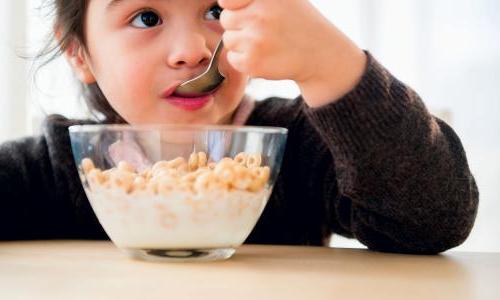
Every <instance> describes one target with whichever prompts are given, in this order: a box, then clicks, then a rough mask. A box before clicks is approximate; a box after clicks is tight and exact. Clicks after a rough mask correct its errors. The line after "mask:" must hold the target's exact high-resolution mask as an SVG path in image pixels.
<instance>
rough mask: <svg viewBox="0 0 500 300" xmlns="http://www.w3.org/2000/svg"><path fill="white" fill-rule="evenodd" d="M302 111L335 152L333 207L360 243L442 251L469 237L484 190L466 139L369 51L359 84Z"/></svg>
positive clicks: (328, 181) (410, 250) (378, 247)
mask: <svg viewBox="0 0 500 300" xmlns="http://www.w3.org/2000/svg"><path fill="white" fill-rule="evenodd" d="M303 109H304V111H305V112H306V115H307V117H308V119H309V120H310V122H311V123H312V124H313V126H314V127H315V128H316V130H317V131H318V133H319V134H320V136H322V139H323V140H324V142H325V143H326V144H327V146H328V148H329V150H330V152H331V153H332V156H333V158H334V163H335V173H336V180H337V184H338V190H339V191H338V192H339V194H340V196H339V197H337V198H336V199H329V201H334V205H333V208H332V209H331V210H332V211H330V212H329V213H330V214H336V215H337V217H336V218H335V219H337V220H340V221H341V222H342V224H341V225H342V227H343V228H344V229H347V230H348V231H349V232H351V234H352V235H354V236H355V237H356V238H357V239H358V240H359V241H361V242H362V243H363V244H365V245H367V246H368V247H369V248H371V249H374V250H380V251H391V252H403V253H438V252H441V251H445V250H447V249H449V248H452V247H455V246H457V245H459V244H461V243H462V242H463V241H464V240H465V239H466V237H467V236H468V234H469V232H470V230H471V228H472V226H473V223H474V219H475V216H476V212H477V205H478V191H477V187H476V184H475V181H474V178H473V176H472V175H471V173H470V171H469V168H468V165H467V160H466V157H465V153H464V150H463V148H462V145H461V143H460V140H459V139H458V137H457V136H456V134H455V133H454V132H453V130H452V129H451V128H450V127H449V126H448V125H447V124H445V123H444V122H443V121H440V120H438V119H436V118H434V117H432V116H431V115H430V114H429V112H428V111H427V109H426V108H425V106H424V104H423V102H422V101H421V100H420V98H419V96H418V95H417V94H416V93H415V92H413V91H412V90H411V89H410V88H408V87H407V86H405V85H404V84H403V83H401V82H399V81H398V80H397V79H395V78H394V77H392V75H391V74H389V73H388V72H387V71H386V70H385V69H384V68H383V67H382V66H381V65H379V64H378V63H377V62H376V61H375V60H374V59H373V58H372V57H371V56H370V55H368V65H367V70H366V72H365V74H364V76H363V78H362V79H361V82H360V83H359V85H358V86H357V87H356V88H355V89H354V90H352V91H351V92H350V93H348V94H347V95H346V96H345V97H343V98H341V99H340V100H338V101H335V102H332V103H330V104H327V105H324V106H322V107H319V108H310V107H308V106H306V105H305V104H304V106H303ZM332 180H333V179H332V178H329V179H328V178H327V179H325V184H331V181H332Z"/></svg>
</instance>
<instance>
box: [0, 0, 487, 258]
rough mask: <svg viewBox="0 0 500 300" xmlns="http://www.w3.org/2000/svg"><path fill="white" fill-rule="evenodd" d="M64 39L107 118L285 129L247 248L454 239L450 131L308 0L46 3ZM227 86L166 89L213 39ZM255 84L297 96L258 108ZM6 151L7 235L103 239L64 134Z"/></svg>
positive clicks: (452, 242) (0, 224) (468, 218)
mask: <svg viewBox="0 0 500 300" xmlns="http://www.w3.org/2000/svg"><path fill="white" fill-rule="evenodd" d="M53 4H54V7H55V15H56V23H55V26H54V28H55V37H56V40H57V46H58V49H59V50H60V52H61V53H64V54H65V55H66V57H67V59H68V61H69V62H70V64H71V66H72V67H73V69H74V71H75V74H76V76H77V77H78V79H79V80H80V81H81V82H82V84H83V90H84V95H85V98H86V100H87V102H88V105H89V108H90V109H91V110H92V111H93V112H95V113H96V114H97V115H98V116H100V120H101V122H103V123H129V124H146V123H148V124H149V123H155V124H164V123H177V124H179V123H189V124H193V123H197V124H238V125H242V124H246V125H259V126H261V125H268V126H280V127H286V128H288V129H289V137H288V145H287V149H286V152H285V157H284V161H283V166H282V169H281V174H280V176H279V178H278V180H277V182H276V185H275V188H274V191H273V194H272V196H271V199H270V200H269V203H268V205H267V207H266V209H265V211H264V213H263V215H262V217H261V219H260V220H259V222H258V224H257V226H256V227H255V229H254V230H253V232H252V234H251V235H250V237H249V238H248V240H247V242H248V243H264V244H295V245H325V243H326V242H327V239H328V237H329V236H330V235H331V234H332V233H337V234H341V235H344V236H347V237H353V238H356V239H358V240H359V241H360V242H362V243H363V244H365V245H366V246H368V248H370V249H373V250H378V251H390V252H400V253H438V252H441V251H445V250H447V249H449V248H452V247H455V246H457V245H459V244H461V243H462V242H463V241H464V240H465V239H466V237H467V236H468V234H469V232H470V230H471V228H472V226H473V223H474V219H475V216H476V211H477V205H478V191H477V187H476V184H475V182H474V178H473V177H472V175H471V173H470V171H469V168H468V165H467V161H466V157H465V153H464V150H463V149H462V146H461V144H460V141H459V139H458V137H457V136H456V135H455V133H454V132H453V130H452V129H451V128H450V127H449V126H448V125H446V124H445V123H444V122H443V121H441V120H439V119H437V118H435V117H433V116H431V115H430V114H429V112H428V111H427V109H426V107H425V105H424V103H423V102H422V101H421V100H420V98H419V96H418V95H417V94H416V93H415V92H414V91H412V90H411V89H410V88H409V87H407V86H406V85H404V84H403V83H401V82H400V81H398V80H397V79H396V78H394V77H393V76H392V75H391V74H390V73H389V72H388V71H387V70H386V69H385V68H384V67H383V66H381V65H380V64H379V63H378V62H377V61H376V60H375V59H374V58H373V57H372V56H371V55H370V54H369V53H368V52H364V51H362V50H361V49H359V48H358V47H357V46H356V45H355V44H354V43H353V42H352V41H350V40H349V39H348V38H347V37H346V36H345V35H344V34H342V33H341V32H340V31H339V30H338V29H337V28H336V27H335V26H334V25H333V24H331V23H330V22H329V21H327V19H326V18H324V17H323V16H322V15H321V14H320V12H318V11H317V10H316V9H315V8H314V7H313V6H312V5H311V4H310V3H309V2H308V1H307V0H286V1H284V0H219V1H218V2H216V1H214V0H169V1H166V0H55V1H53ZM221 38H222V39H223V40H224V43H225V51H224V52H223V54H222V61H221V63H220V69H221V71H222V72H223V73H224V74H225V75H226V77H227V78H226V80H225V81H224V83H223V85H222V86H221V87H220V89H218V90H217V91H216V92H214V93H212V94H211V95H209V96H207V97H203V98H200V99H196V100H193V99H187V98H180V97H174V96H173V95H172V91H173V90H174V89H175V87H177V86H178V85H179V84H180V83H181V82H183V81H185V80H187V79H190V78H192V77H194V76H196V75H198V74H200V73H201V72H203V71H204V70H205V69H206V67H207V63H208V61H209V59H210V57H211V55H212V52H213V50H214V48H215V46H216V44H217V43H218V41H219V40H220V39H221ZM250 77H261V78H266V79H276V80H279V79H290V80H293V81H295V82H296V83H297V85H298V86H299V87H300V90H301V94H302V95H301V96H300V97H298V98H297V99H295V100H293V101H291V100H285V99H278V98H271V99H266V100H264V101H260V102H253V101H251V100H250V99H248V98H247V97H244V90H245V85H246V83H247V81H248V79H249V78H250ZM90 122H91V121H84V120H68V119H65V118H63V117H61V116H50V117H48V118H47V120H46V122H45V125H44V131H43V135H42V136H39V137H31V138H26V139H23V140H19V141H14V142H9V143H6V144H4V145H2V146H1V147H0V182H1V184H2V187H3V188H2V191H1V192H0V193H1V194H0V195H1V197H0V198H1V199H2V209H1V210H0V228H1V229H0V238H1V239H47V238H72V239H76V238H78V239H86V238H91V239H94V238H98V239H101V238H102V239H104V238H106V235H105V233H104V231H103V230H102V228H101V226H100V225H99V223H98V222H97V219H96V217H95V215H94V213H93V211H92V209H91V207H90V205H89V203H88V201H87V199H86V197H85V194H84V192H83V189H82V186H81V184H80V181H79V178H78V174H77V169H76V167H75V165H74V162H73V159H72V155H71V149H70V143H69V137H68V131H67V127H68V126H70V125H75V124H83V123H90Z"/></svg>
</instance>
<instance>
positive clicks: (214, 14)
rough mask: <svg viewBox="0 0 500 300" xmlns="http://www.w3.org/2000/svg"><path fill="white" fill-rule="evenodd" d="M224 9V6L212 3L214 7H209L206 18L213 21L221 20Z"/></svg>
mask: <svg viewBox="0 0 500 300" xmlns="http://www.w3.org/2000/svg"><path fill="white" fill-rule="evenodd" d="M222 10H223V9H222V7H220V6H219V5H218V4H217V3H215V4H214V5H212V7H210V8H209V9H208V11H207V12H206V14H205V18H206V19H207V20H211V21H212V20H219V18H220V14H221V12H222Z"/></svg>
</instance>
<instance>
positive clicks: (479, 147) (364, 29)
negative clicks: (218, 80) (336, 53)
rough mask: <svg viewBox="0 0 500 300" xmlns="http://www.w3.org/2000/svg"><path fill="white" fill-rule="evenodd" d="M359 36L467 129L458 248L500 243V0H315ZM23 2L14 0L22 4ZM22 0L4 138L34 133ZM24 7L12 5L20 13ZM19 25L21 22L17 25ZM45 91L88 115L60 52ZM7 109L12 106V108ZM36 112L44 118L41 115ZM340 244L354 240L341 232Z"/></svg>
mask: <svg viewBox="0 0 500 300" xmlns="http://www.w3.org/2000/svg"><path fill="white" fill-rule="evenodd" d="M38 1H39V0H31V1H29V4H30V7H31V9H30V10H29V15H30V16H31V17H30V18H29V28H30V31H29V33H30V34H29V41H30V45H36V44H37V43H36V41H37V40H39V35H40V33H41V32H43V30H44V29H47V28H48V26H47V24H48V23H45V24H44V23H40V20H39V19H37V18H34V17H32V16H33V15H34V14H36V12H35V11H33V10H32V7H33V6H35V5H36V4H37V2H38ZM312 2H313V3H314V4H315V5H317V6H318V7H319V8H320V9H321V10H322V11H323V12H324V13H325V14H326V15H327V16H328V17H329V18H330V19H331V20H332V21H333V22H334V23H336V24H337V25H338V27H340V28H341V29H342V30H343V31H345V32H346V33H347V34H348V35H349V36H351V38H353V39H354V40H355V41H356V42H357V43H358V44H359V45H361V46H362V47H364V48H367V49H369V50H370V51H371V52H372V53H373V54H374V55H375V56H376V57H377V58H378V59H379V60H380V61H381V62H382V63H383V64H384V65H385V66H386V67H387V68H388V69H389V70H391V71H392V72H393V74H395V75H396V76H397V77H399V78H400V79H401V80H403V81H404V82H406V83H408V84H410V85H411V86H412V87H414V88H415V89H416V90H417V91H418V92H419V93H420V94H421V95H422V97H423V98H424V100H425V102H426V103H427V105H428V106H429V108H430V109H431V111H433V112H434V113H436V114H439V115H440V116H444V117H446V118H447V119H448V120H449V121H450V123H451V124H452V126H453V127H454V128H455V130H456V131H457V132H458V134H459V135H460V137H461V139H462V141H463V143H464V146H465V148H466V151H467V152H468V158H469V162H470V167H471V169H472V171H473V173H474V175H475V177H476V179H477V182H478V185H479V188H480V192H481V204H480V211H479V215H478V219H477V222H476V226H475V228H474V230H473V233H472V235H471V237H470V238H469V239H468V240H467V242H466V243H465V244H464V245H463V246H461V247H459V248H458V249H459V250H471V251H500V221H499V220H498V217H499V216H500V202H499V200H500V199H499V197H500V190H499V189H498V186H500V160H499V159H498V158H497V157H499V156H500V139H499V137H500V121H497V118H498V116H499V115H500V101H499V100H500V84H499V83H500V82H499V78H500V38H499V34H498V31H497V28H500V2H498V1H496V0H475V1H472V0H455V1H451V0H438V1H431V0H397V1H394V0H348V1H346V0H312ZM13 3H15V4H13ZM22 7H23V5H22V1H17V0H16V1H4V2H2V4H0V16H1V17H2V18H1V20H0V65H1V66H2V68H1V70H0V84H1V86H0V87H1V90H2V91H3V93H2V96H1V97H0V110H1V112H2V116H5V118H3V117H2V118H1V119H0V139H3V138H5V137H7V136H8V137H10V136H18V135H21V134H23V133H24V132H28V131H29V128H26V126H25V124H26V121H24V120H23V116H24V115H23V113H24V112H26V111H30V116H31V117H30V119H31V120H37V119H38V118H40V116H41V115H40V113H38V110H36V109H31V107H33V106H32V105H31V106H30V108H26V106H25V102H24V100H23V99H24V94H25V92H26V81H25V80H24V66H23V64H22V62H20V61H19V60H16V59H15V56H13V54H12V49H13V45H14V44H15V43H16V42H19V41H22V37H23V36H24V34H23V32H22V28H23V24H20V23H23V22H24V19H23V18H19V16H20V15H22V14H23V13H22V11H21V10H22ZM13 11H14V12H16V13H12V12H13ZM13 24H15V27H13ZM43 72H44V73H43V75H42V79H41V81H40V90H34V91H33V92H32V93H31V94H30V101H33V103H41V105H42V106H43V107H44V109H45V110H46V111H47V112H49V113H53V112H62V113H65V114H67V115H70V116H76V115H78V114H81V109H79V108H78V106H77V105H76V104H77V103H78V102H77V96H76V93H75V89H74V85H72V79H71V73H70V72H69V70H68V68H67V66H66V64H65V63H64V61H62V60H59V61H58V62H56V63H54V64H53V65H51V66H49V67H47V68H46V69H44V71H43ZM248 90H249V92H250V93H251V94H252V95H254V96H255V97H257V98H263V97H267V96H270V95H279V96H288V97H294V96H295V95H297V93H298V89H297V88H296V87H295V86H294V85H293V84H292V83H290V82H276V83H269V82H265V81H261V80H255V81H253V82H252V84H251V86H250V87H249V89H248ZM7 112H8V113H7ZM36 122H37V121H35V123H36ZM333 243H334V245H335V246H353V245H357V244H356V243H352V242H345V241H343V240H341V239H334V241H333Z"/></svg>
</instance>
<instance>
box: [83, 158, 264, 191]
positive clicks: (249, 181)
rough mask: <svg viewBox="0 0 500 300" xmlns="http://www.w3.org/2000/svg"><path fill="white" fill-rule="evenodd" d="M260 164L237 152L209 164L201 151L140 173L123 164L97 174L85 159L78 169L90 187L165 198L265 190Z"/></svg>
mask: <svg viewBox="0 0 500 300" xmlns="http://www.w3.org/2000/svg"><path fill="white" fill-rule="evenodd" d="M261 164H262V156H261V155H260V154H248V153H245V152H241V153H238V154H237V155H236V156H235V157H234V159H232V158H230V157H224V158H222V159H221V160H220V161H219V162H209V161H208V155H207V154H206V153H205V152H193V153H192V154H191V155H190V157H189V159H188V160H186V159H184V158H183V157H177V158H175V159H172V160H169V161H158V162H156V163H155V164H154V165H153V167H152V168H150V169H145V170H142V171H141V172H137V171H136V170H135V168H134V167H133V166H132V165H131V164H130V163H128V162H125V161H121V162H119V163H118V165H117V167H116V168H112V169H109V170H106V171H101V170H100V169H97V168H96V167H95V165H94V163H93V162H92V160H91V159H89V158H85V159H84V160H82V164H81V169H82V170H83V172H84V173H85V174H86V175H87V176H88V179H89V182H90V184H91V185H101V186H104V187H105V188H119V189H122V190H123V191H125V192H126V193H133V192H149V193H152V194H154V195H158V194H161V195H164V196H166V195H168V194H170V193H172V192H174V191H183V192H189V193H194V194H199V193H203V192H204V191H207V190H214V189H216V190H221V191H226V192H231V191H232V190H241V191H248V192H258V191H260V190H262V189H263V188H265V186H266V184H267V182H268V181H269V178H270V173H271V172H270V168H269V167H267V166H261Z"/></svg>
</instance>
